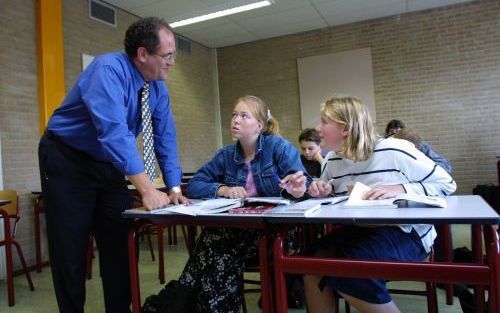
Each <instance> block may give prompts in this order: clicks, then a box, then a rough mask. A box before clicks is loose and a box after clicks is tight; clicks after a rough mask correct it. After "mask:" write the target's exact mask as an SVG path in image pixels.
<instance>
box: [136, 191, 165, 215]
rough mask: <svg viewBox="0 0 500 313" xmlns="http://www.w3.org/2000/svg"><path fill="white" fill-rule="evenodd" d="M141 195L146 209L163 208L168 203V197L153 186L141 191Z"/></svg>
mask: <svg viewBox="0 0 500 313" xmlns="http://www.w3.org/2000/svg"><path fill="white" fill-rule="evenodd" d="M141 197H142V205H143V206H144V208H146V209H148V210H152V209H159V208H163V207H165V206H166V205H167V204H169V203H170V197H169V196H168V195H167V194H166V193H164V192H163V191H159V190H157V189H156V188H154V187H153V188H152V189H148V190H146V191H145V192H144V193H141Z"/></svg>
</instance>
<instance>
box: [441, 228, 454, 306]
mask: <svg viewBox="0 0 500 313" xmlns="http://www.w3.org/2000/svg"><path fill="white" fill-rule="evenodd" d="M441 227H442V235H443V243H444V255H445V260H446V262H453V258H452V257H451V252H452V251H451V242H452V241H451V227H450V224H444V225H441ZM445 290H446V304H447V305H453V284H445Z"/></svg>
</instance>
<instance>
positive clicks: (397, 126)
mask: <svg viewBox="0 0 500 313" xmlns="http://www.w3.org/2000/svg"><path fill="white" fill-rule="evenodd" d="M405 127H406V125H405V123H403V122H402V121H400V120H391V121H389V123H387V125H386V126H385V138H387V137H389V136H392V135H394V134H395V133H397V132H398V131H400V130H401V129H403V128H405Z"/></svg>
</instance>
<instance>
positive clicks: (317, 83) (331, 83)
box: [297, 48, 376, 129]
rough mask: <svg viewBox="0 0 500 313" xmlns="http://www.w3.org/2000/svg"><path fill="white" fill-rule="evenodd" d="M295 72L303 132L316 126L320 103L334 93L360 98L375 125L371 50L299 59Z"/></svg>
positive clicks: (357, 50) (364, 49)
mask: <svg viewBox="0 0 500 313" xmlns="http://www.w3.org/2000/svg"><path fill="white" fill-rule="evenodd" d="M297 69H298V76H299V93H300V114H301V119H302V129H304V128H307V127H315V126H316V125H317V124H318V122H319V108H320V104H321V103H323V102H325V101H326V100H328V99H329V98H331V97H332V95H333V94H335V93H340V94H344V95H352V96H356V97H358V98H359V99H361V100H362V101H363V102H364V103H365V104H366V105H367V106H368V109H369V111H370V115H371V117H372V119H373V122H375V116H376V115H375V94H374V88H373V71H372V57H371V49H370V48H363V49H356V50H350V51H343V52H337V53H329V54H324V55H318V56H312V57H307V58H299V59H297Z"/></svg>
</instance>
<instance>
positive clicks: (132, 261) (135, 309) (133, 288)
mask: <svg viewBox="0 0 500 313" xmlns="http://www.w3.org/2000/svg"><path fill="white" fill-rule="evenodd" d="M142 224H143V222H135V223H134V224H133V225H132V227H131V228H130V230H129V233H128V262H129V265H128V266H129V273H130V295H131V298H132V313H140V312H141V287H140V284H139V269H138V266H137V245H136V236H137V231H138V228H139V227H140V226H141V225H142Z"/></svg>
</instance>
